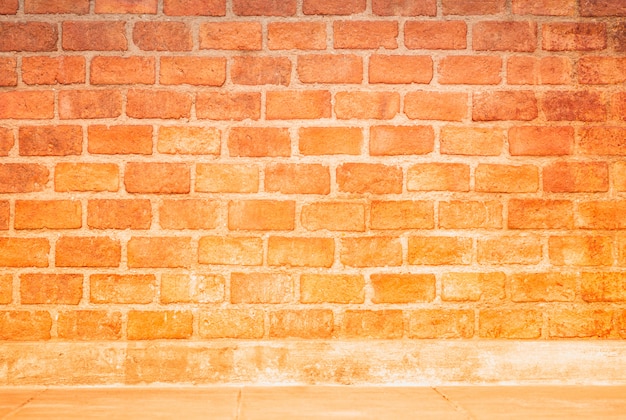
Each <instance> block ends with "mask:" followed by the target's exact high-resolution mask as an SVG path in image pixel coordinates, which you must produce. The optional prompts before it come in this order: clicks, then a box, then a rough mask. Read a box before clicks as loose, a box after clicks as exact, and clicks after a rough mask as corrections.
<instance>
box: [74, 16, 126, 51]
mask: <svg viewBox="0 0 626 420" xmlns="http://www.w3.org/2000/svg"><path fill="white" fill-rule="evenodd" d="M62 28H63V41H62V46H63V49H64V50H66V51H126V49H127V48H128V40H127V39H126V23H125V22H120V21H104V20H100V21H76V22H63V23H62Z"/></svg>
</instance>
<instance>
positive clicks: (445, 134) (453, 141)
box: [439, 126, 504, 156]
mask: <svg viewBox="0 0 626 420" xmlns="http://www.w3.org/2000/svg"><path fill="white" fill-rule="evenodd" d="M503 144H504V132H503V131H502V130H501V129H498V128H495V127H491V128H476V127H454V126H444V127H441V131H440V134H439V153H441V154H442V155H465V156H498V155H500V154H501V153H502V146H503Z"/></svg>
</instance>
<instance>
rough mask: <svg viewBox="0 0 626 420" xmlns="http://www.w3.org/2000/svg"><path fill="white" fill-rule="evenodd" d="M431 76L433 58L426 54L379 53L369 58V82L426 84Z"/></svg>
mask: <svg viewBox="0 0 626 420" xmlns="http://www.w3.org/2000/svg"><path fill="white" fill-rule="evenodd" d="M432 78H433V59H432V58H430V57H428V56H412V55H381V54H375V55H372V56H370V59H369V73H368V80H369V83H388V84H409V83H420V84H428V83H430V82H431V80H432Z"/></svg>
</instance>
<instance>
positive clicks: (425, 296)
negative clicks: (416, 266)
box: [370, 274, 435, 303]
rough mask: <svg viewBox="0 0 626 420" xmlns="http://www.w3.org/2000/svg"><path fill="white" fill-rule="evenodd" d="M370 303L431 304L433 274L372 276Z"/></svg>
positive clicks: (433, 288) (433, 283) (433, 296)
mask: <svg viewBox="0 0 626 420" xmlns="http://www.w3.org/2000/svg"><path fill="white" fill-rule="evenodd" d="M370 280H371V283H372V288H373V290H374V296H373V297H372V303H416V302H432V301H433V300H434V299H435V276H434V274H372V275H371V276H370Z"/></svg>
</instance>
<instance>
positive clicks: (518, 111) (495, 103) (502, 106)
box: [472, 91, 539, 121]
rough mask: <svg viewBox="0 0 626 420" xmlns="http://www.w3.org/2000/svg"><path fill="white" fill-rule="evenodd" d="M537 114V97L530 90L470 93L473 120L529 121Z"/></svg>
mask: <svg viewBox="0 0 626 420" xmlns="http://www.w3.org/2000/svg"><path fill="white" fill-rule="evenodd" d="M538 115H539V111H538V109H537V98H536V97H535V94H534V92H532V91H496V92H475V93H474V94H473V95H472V119H473V120H474V121H499V120H521V121H531V120H534V119H535V118H537V116H538Z"/></svg>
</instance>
